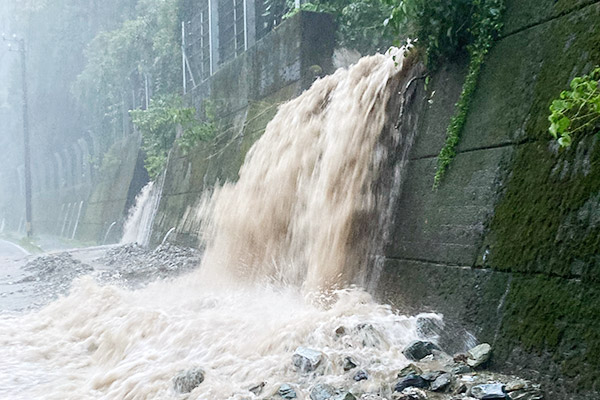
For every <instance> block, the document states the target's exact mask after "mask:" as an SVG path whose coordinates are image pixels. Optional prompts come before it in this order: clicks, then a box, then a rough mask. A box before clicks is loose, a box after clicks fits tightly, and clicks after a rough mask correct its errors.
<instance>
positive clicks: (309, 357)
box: [292, 347, 323, 372]
mask: <svg viewBox="0 0 600 400" xmlns="http://www.w3.org/2000/svg"><path fill="white" fill-rule="evenodd" d="M322 359H323V353H321V352H320V351H318V350H313V349H307V348H306V347H298V348H297V349H296V352H295V353H294V355H293V356H292V362H293V363H294V365H295V366H296V367H297V368H299V369H300V371H302V372H311V371H314V370H315V369H317V367H318V366H319V364H320V363H321V360H322Z"/></svg>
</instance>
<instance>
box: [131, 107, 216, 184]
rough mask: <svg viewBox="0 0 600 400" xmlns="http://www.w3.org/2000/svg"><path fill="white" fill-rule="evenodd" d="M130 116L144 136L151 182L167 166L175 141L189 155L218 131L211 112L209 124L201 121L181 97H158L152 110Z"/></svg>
mask: <svg viewBox="0 0 600 400" xmlns="http://www.w3.org/2000/svg"><path fill="white" fill-rule="evenodd" d="M208 109H209V110H210V107H208ZM129 113H130V115H131V119H132V121H133V123H134V125H135V126H136V127H137V128H138V130H139V131H140V132H141V133H142V150H143V151H144V152H145V153H146V158H145V160H144V165H145V167H146V170H147V171H148V174H149V175H150V178H151V179H155V178H156V177H157V176H158V175H159V174H160V172H161V171H162V170H163V168H164V167H165V164H166V162H167V155H168V152H169V150H170V149H171V147H172V146H173V144H174V143H175V142H177V144H178V145H179V146H180V148H181V149H182V151H183V152H184V154H185V153H187V151H189V149H191V148H192V147H193V146H195V145H196V144H197V143H198V142H199V141H205V140H208V139H210V138H212V137H213V135H214V132H215V124H214V122H213V121H214V116H213V115H212V113H210V111H209V112H207V121H204V122H203V121H200V120H199V119H197V118H196V109H195V108H192V107H184V105H183V99H182V98H181V97H180V96H177V95H165V96H160V97H157V98H155V99H153V100H151V102H150V105H149V107H148V109H146V110H141V109H138V110H132V111H130V112H129ZM178 136H179V137H178Z"/></svg>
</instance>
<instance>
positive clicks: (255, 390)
mask: <svg viewBox="0 0 600 400" xmlns="http://www.w3.org/2000/svg"><path fill="white" fill-rule="evenodd" d="M266 384H267V383H266V382H261V383H259V384H258V385H254V386H252V387H251V388H250V389H248V391H250V392H252V393H254V394H255V395H256V396H258V395H259V394H261V393H262V391H263V389H264V388H265V385H266Z"/></svg>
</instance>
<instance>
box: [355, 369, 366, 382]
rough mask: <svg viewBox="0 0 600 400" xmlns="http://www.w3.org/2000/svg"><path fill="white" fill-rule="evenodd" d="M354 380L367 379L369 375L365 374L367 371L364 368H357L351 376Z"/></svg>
mask: <svg viewBox="0 0 600 400" xmlns="http://www.w3.org/2000/svg"><path fill="white" fill-rule="evenodd" d="M353 379H354V380H355V381H356V382H360V381H364V380H367V379H369V375H367V371H365V370H364V369H361V370H358V371H357V372H356V374H354V378H353Z"/></svg>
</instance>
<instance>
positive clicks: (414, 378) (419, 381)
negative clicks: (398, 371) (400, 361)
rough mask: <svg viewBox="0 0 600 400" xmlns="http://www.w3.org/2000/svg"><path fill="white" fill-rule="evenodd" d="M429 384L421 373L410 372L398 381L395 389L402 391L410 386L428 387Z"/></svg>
mask: <svg viewBox="0 0 600 400" xmlns="http://www.w3.org/2000/svg"><path fill="white" fill-rule="evenodd" d="M427 386H429V383H428V382H427V381H426V380H425V379H423V378H421V377H420V376H419V375H415V374H408V375H406V376H405V377H404V378H402V379H400V381H398V383H396V386H395V387H394V391H395V392H401V391H403V390H404V389H406V388H408V387H417V388H426V387H427Z"/></svg>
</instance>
